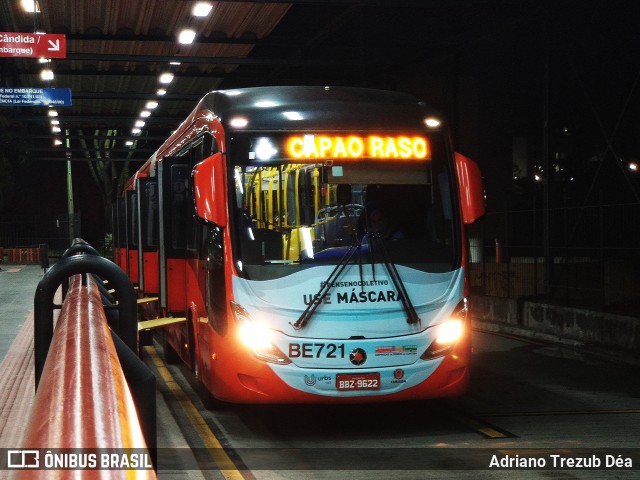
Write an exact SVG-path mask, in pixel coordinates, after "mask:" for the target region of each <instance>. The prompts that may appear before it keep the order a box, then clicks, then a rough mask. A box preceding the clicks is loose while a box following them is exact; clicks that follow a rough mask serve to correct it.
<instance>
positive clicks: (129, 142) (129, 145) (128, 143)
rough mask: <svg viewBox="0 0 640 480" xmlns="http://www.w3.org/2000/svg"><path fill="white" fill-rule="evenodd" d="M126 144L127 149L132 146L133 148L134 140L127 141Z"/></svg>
mask: <svg viewBox="0 0 640 480" xmlns="http://www.w3.org/2000/svg"><path fill="white" fill-rule="evenodd" d="M124 144H125V145H126V146H127V147H131V146H133V140H127V141H126V142H124Z"/></svg>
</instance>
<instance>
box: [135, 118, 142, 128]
mask: <svg viewBox="0 0 640 480" xmlns="http://www.w3.org/2000/svg"><path fill="white" fill-rule="evenodd" d="M135 126H136V127H138V128H139V127H144V121H143V120H137V121H136V123H135Z"/></svg>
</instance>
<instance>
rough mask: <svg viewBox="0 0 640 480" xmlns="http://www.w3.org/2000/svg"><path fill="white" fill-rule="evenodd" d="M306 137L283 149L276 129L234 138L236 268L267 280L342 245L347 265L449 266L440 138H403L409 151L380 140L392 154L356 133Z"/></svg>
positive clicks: (333, 260)
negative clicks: (373, 147) (416, 140)
mask: <svg viewBox="0 0 640 480" xmlns="http://www.w3.org/2000/svg"><path fill="white" fill-rule="evenodd" d="M421 135H422V137H421V138H423V137H424V142H427V139H426V137H425V136H424V134H421ZM299 138H300V139H302V138H303V137H302V136H300V137H299ZM326 138H329V139H331V138H336V137H328V136H327V137H326ZM345 138H347V137H345ZM349 138H355V137H349ZM363 138H364V137H363ZM382 138H385V137H382ZM386 138H389V137H386ZM403 138H405V137H403ZM406 138H410V137H406ZM411 138H414V137H411ZM436 138H437V137H436ZM331 141H333V142H334V143H333V144H331V143H330V142H331ZM338 141H339V140H338ZM365 141H366V140H363V144H362V145H365V143H364V142H365ZM305 142H306V140H300V141H299V143H298V144H295V143H294V144H293V146H292V147H290V150H289V153H287V152H284V150H285V149H286V148H287V147H286V145H287V143H286V140H285V138H284V136H283V135H281V136H277V135H275V134H274V135H272V136H260V137H257V136H251V135H248V134H247V136H246V137H240V138H238V137H236V138H234V139H233V140H232V145H233V147H232V156H231V161H232V174H233V176H234V179H233V184H234V185H235V195H233V197H234V198H233V201H234V207H233V211H234V212H235V218H234V221H233V226H234V231H235V239H236V241H235V242H234V249H235V255H234V256H235V260H236V264H237V265H238V267H239V270H240V272H241V274H242V275H243V276H246V277H247V278H250V279H253V280H271V279H275V278H280V277H284V276H286V275H289V274H291V273H294V272H296V271H298V270H300V269H304V268H310V267H313V266H316V265H332V264H333V265H337V264H338V263H339V262H341V259H342V258H343V257H344V256H345V254H347V253H350V254H351V252H350V250H354V252H353V253H354V254H352V255H351V256H352V260H350V261H352V262H354V263H384V262H392V263H394V264H396V265H405V266H407V267H410V268H414V269H417V270H421V271H425V272H436V273H439V272H448V271H451V270H453V269H455V268H456V267H457V263H459V257H460V255H459V242H457V241H456V240H455V239H456V236H455V232H456V228H455V225H456V223H455V221H456V215H457V214H456V213H455V212H456V211H457V210H456V208H454V201H453V192H452V191H451V190H452V189H451V182H452V172H451V169H450V166H449V162H448V161H447V159H448V156H447V154H446V149H445V146H444V141H442V140H440V143H438V142H437V140H434V138H429V139H428V144H427V143H424V145H428V147H425V146H424V145H423V144H422V143H415V145H414V147H409V146H408V145H409V140H407V142H406V144H405V145H404V146H406V147H407V148H406V149H405V150H404V151H405V152H406V153H407V155H408V157H407V158H403V157H402V156H401V153H402V151H403V150H402V148H403V144H402V143H399V142H401V140H400V141H399V142H398V143H397V144H395V145H393V146H388V145H386V146H384V149H386V150H384V151H387V156H392V158H376V157H375V150H372V151H371V152H367V151H366V148H367V147H366V146H361V145H359V144H357V143H355V141H354V143H353V144H352V145H351V146H349V144H347V143H344V144H343V145H342V146H340V145H338V144H337V143H336V141H335V140H326V141H324V142H325V143H324V144H323V143H322V139H321V140H315V143H313V140H310V141H309V142H306V146H305ZM291 143H292V142H291V141H289V144H291ZM361 147H362V148H361ZM350 148H351V150H352V151H353V152H354V153H355V154H358V157H357V158H353V156H351V155H349V149H350ZM410 148H414V151H415V152H416V155H413V154H412V153H409V149H410ZM305 149H306V150H305ZM394 150H395V151H394ZM389 151H390V152H391V154H389ZM292 157H293V158H292ZM409 157H411V158H409ZM413 157H415V158H413Z"/></svg>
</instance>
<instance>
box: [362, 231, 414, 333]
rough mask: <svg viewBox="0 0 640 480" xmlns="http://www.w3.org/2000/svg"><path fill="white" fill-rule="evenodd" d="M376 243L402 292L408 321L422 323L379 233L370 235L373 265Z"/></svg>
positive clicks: (392, 278)
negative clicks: (373, 247)
mask: <svg viewBox="0 0 640 480" xmlns="http://www.w3.org/2000/svg"><path fill="white" fill-rule="evenodd" d="M374 244H375V245H376V247H375V248H376V251H380V252H382V260H383V262H384V266H385V267H387V271H388V272H389V276H390V277H391V281H392V282H393V285H394V286H395V287H396V289H397V290H398V293H399V294H400V301H401V302H402V307H403V308H404V310H405V312H406V313H407V323H411V324H413V323H420V317H419V316H418V313H417V312H416V309H415V308H414V306H413V304H412V303H411V299H410V298H409V294H408V293H407V289H406V288H405V286H404V282H403V281H402V278H400V274H399V273H398V270H397V269H396V265H395V263H393V262H392V261H391V260H390V259H389V252H388V251H387V247H385V245H384V241H383V240H382V238H380V234H378V233H373V234H370V235H369V251H370V254H371V259H372V265H373V263H374V261H373V249H372V248H371V247H372V246H373V245H374Z"/></svg>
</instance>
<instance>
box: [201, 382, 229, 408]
mask: <svg viewBox="0 0 640 480" xmlns="http://www.w3.org/2000/svg"><path fill="white" fill-rule="evenodd" d="M198 397H200V401H202V405H203V406H204V408H206V409H207V410H211V411H214V412H215V411H220V410H224V409H225V407H227V406H228V403H227V402H223V401H222V400H219V399H218V398H216V397H215V396H214V395H213V393H211V392H210V391H209V389H208V388H207V387H206V386H205V384H204V383H202V382H201V381H199V380H198Z"/></svg>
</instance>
